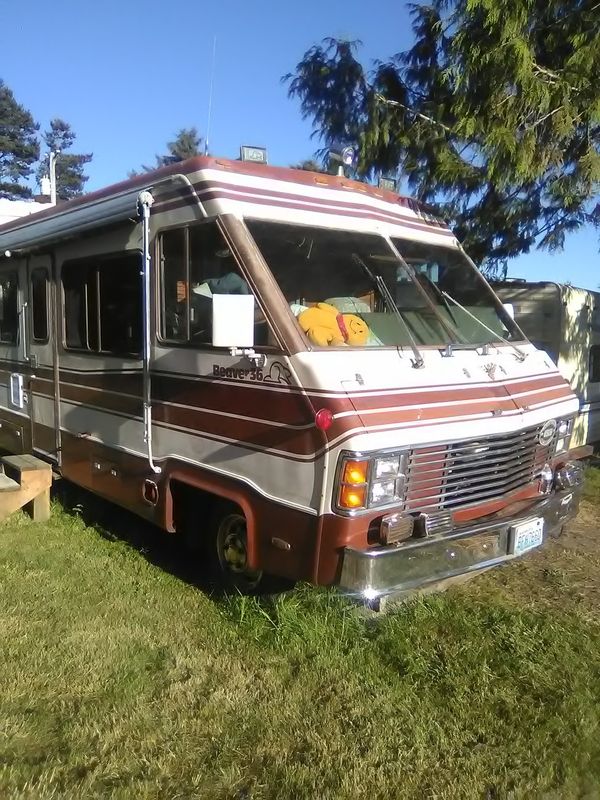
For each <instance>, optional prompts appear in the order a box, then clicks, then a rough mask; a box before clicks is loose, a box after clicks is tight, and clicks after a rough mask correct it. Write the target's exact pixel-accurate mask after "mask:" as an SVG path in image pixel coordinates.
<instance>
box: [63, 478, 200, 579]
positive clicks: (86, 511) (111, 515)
mask: <svg viewBox="0 0 600 800" xmlns="http://www.w3.org/2000/svg"><path fill="white" fill-rule="evenodd" d="M52 499H53V500H55V501H56V502H57V503H58V504H59V505H60V507H61V509H62V511H63V512H64V513H65V514H68V515H69V516H71V517H73V518H77V519H81V520H83V522H85V524H86V525H87V526H88V527H89V528H92V529H93V530H94V531H95V532H96V533H98V534H99V535H100V536H102V537H103V538H104V539H107V540H108V541H113V542H121V543H124V544H126V545H127V546H129V547H131V548H132V549H133V550H136V551H137V552H138V553H140V555H141V556H142V557H143V558H145V559H146V560H147V561H148V562H149V563H151V564H153V565H155V566H157V567H159V568H160V569H162V570H164V571H165V572H168V573H170V574H171V575H174V576H175V577H176V578H178V579H180V580H182V581H184V582H185V583H188V584H191V585H193V586H197V587H198V588H199V589H201V590H202V591H204V592H206V593H207V594H212V593H213V590H214V588H215V587H214V586H213V584H214V581H211V578H210V575H209V572H208V569H207V566H206V564H204V563H203V561H202V559H201V557H200V556H198V555H196V554H191V553H190V551H189V550H188V549H187V548H185V546H184V544H183V541H182V537H180V536H178V535H177V534H174V533H167V532H165V531H163V530H161V529H160V528H158V527H157V526H156V525H153V524H151V523H150V522H147V521H146V520H144V519H142V518H141V517H138V516H137V515H136V514H133V513H132V512H131V511H127V510H126V509H124V508H121V507H120V506H117V505H115V504H114V503H111V502H110V501H109V500H104V499H103V498H102V497H99V496H98V495H95V494H94V493H93V492H90V491H88V490H86V489H82V488H81V487H79V486H76V485H75V484H73V483H70V482H69V481H67V480H65V479H64V478H61V480H59V481H55V482H54V484H53V487H52Z"/></svg>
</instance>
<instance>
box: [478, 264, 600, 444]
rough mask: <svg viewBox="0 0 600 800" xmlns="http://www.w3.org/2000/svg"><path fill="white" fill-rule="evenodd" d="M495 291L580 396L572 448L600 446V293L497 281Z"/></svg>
mask: <svg viewBox="0 0 600 800" xmlns="http://www.w3.org/2000/svg"><path fill="white" fill-rule="evenodd" d="M494 290H495V291H496V293H497V294H498V296H499V297H500V298H501V299H502V301H503V302H504V303H506V304H507V306H508V308H509V310H510V311H509V313H511V314H513V315H514V318H515V320H516V322H517V324H518V325H519V327H520V328H521V330H522V331H523V332H524V333H525V335H526V336H527V337H528V338H529V339H530V341H532V342H533V343H534V344H535V346H536V347H538V348H539V349H540V350H545V351H546V352H547V353H548V355H549V356H550V358H551V359H552V360H553V362H554V363H555V364H556V365H557V367H558V369H559V371H560V373H561V374H562V375H563V377H564V378H566V380H567V381H568V382H569V384H570V385H571V388H572V389H573V391H574V392H575V394H576V395H577V398H578V400H579V403H580V406H579V413H578V414H577V417H576V419H575V426H574V430H573V435H572V438H571V443H572V445H574V446H575V445H577V444H597V443H598V442H600V293H598V292H593V291H591V290H589V289H578V288H576V287H575V286H571V285H569V284H564V283H553V282H551V281H541V282H539V283H538V282H527V281H524V280H519V279H512V280H507V281H502V282H499V283H494Z"/></svg>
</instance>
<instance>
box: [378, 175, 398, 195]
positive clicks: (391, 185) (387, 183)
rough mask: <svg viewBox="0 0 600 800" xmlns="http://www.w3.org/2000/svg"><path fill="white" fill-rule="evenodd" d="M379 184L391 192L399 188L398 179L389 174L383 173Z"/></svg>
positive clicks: (381, 187)
mask: <svg viewBox="0 0 600 800" xmlns="http://www.w3.org/2000/svg"><path fill="white" fill-rule="evenodd" d="M377 185H378V186H379V188H380V189H387V190H388V191H390V192H395V191H396V190H397V188H398V181H397V180H396V178H391V177H389V176H388V175H381V176H380V177H379V181H378V184H377Z"/></svg>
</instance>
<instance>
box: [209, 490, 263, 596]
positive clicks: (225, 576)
mask: <svg viewBox="0 0 600 800" xmlns="http://www.w3.org/2000/svg"><path fill="white" fill-rule="evenodd" d="M210 539H211V541H210V546H211V550H212V553H211V556H212V559H211V560H212V562H213V567H214V570H213V571H214V572H215V573H216V575H217V576H218V577H220V578H221V580H222V582H223V583H224V584H225V586H226V587H227V588H230V589H236V590H237V591H239V592H240V593H241V594H252V593H254V592H256V591H257V590H258V589H259V587H260V586H261V584H262V582H263V578H264V573H263V571H262V570H255V569H251V568H250V567H249V566H248V533H247V527H246V518H245V516H244V515H243V513H242V512H241V510H240V509H239V508H238V506H236V505H234V504H233V503H219V504H218V505H217V507H216V508H215V511H214V513H213V517H212V521H211V537H210Z"/></svg>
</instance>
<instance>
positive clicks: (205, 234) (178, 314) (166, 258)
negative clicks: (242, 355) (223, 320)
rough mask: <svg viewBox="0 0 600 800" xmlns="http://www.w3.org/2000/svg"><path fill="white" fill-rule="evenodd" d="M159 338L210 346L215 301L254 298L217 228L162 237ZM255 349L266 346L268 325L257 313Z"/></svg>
mask: <svg viewBox="0 0 600 800" xmlns="http://www.w3.org/2000/svg"><path fill="white" fill-rule="evenodd" d="M159 247H160V286H161V292H160V295H161V318H160V335H161V338H162V339H164V340H166V341H172V342H180V343H182V344H189V345H192V346H197V345H211V342H212V296H213V295H214V294H251V290H250V287H249V286H248V283H247V282H246V280H245V279H244V277H243V276H242V274H241V272H240V270H239V268H238V266H237V263H236V261H235V259H234V257H233V255H232V253H231V251H230V250H229V247H228V246H227V243H226V242H225V240H224V239H223V236H222V234H221V232H220V231H219V229H218V227H217V225H216V224H215V223H214V222H209V223H204V224H201V225H196V226H193V227H190V228H179V229H176V230H171V231H165V233H163V234H162V235H161V237H160V242H159ZM254 332H255V344H256V345H268V344H271V343H272V342H270V341H269V334H268V325H267V322H266V320H265V318H264V316H263V315H262V313H261V311H260V309H259V307H258V305H256V307H255V326H254Z"/></svg>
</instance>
